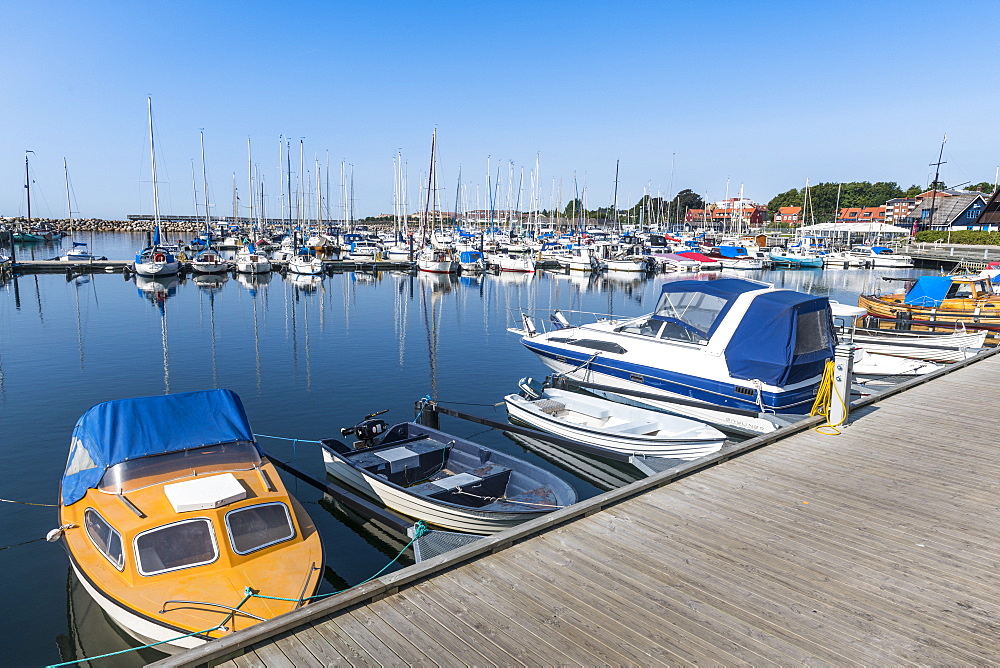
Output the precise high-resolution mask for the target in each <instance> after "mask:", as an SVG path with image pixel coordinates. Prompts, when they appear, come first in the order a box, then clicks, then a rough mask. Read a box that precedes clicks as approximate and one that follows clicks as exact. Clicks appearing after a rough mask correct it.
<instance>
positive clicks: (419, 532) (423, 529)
mask: <svg viewBox="0 0 1000 668" xmlns="http://www.w3.org/2000/svg"><path fill="white" fill-rule="evenodd" d="M428 532H430V529H428V528H427V525H426V524H424V521H423V520H417V523H416V524H414V525H413V539H412V540H411V541H410V542H409V543H407V544H406V546H405V547H404V548H403V549H402V550H400V551H399V554H397V555H396V556H395V557H393V559H392V561H390V562H389V563H387V564H386V565H385V566H383V567H382V570H380V571H379V572H378V573H376V574H375V575H373V576H371V577H370V578H368V579H367V580H362V581H361V582H359V583H357V584H355V585H351V586H350V587H348V588H347V589H341V590H339V591H335V592H331V593H329V594H315V595H313V596H307V597H306V598H303V599H298V598H282V597H281V596H264V595H263V594H254V596H256V597H257V598H267V599H271V600H272V601H300V600H301V601H311V600H313V599H319V598H327V597H330V596H336V595H337V594H343V593H344V592H345V591H350V590H351V589H354V588H355V587H360V586H361V585H363V584H367V583H369V582H371V581H372V580H374V579H375V578H377V577H378V576H380V575H382V573H385V569H387V568H389V567H390V566H392V565H393V564H394V563H396V562H397V561H399V558H400V557H402V556H403V554H404V553H406V551H407V550H408V549H410V547H411V546H412V545H413V544H414V543H416V542H417V539H418V538H422V537H424V536H426V535H427V533H428Z"/></svg>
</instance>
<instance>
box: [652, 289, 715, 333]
mask: <svg viewBox="0 0 1000 668" xmlns="http://www.w3.org/2000/svg"><path fill="white" fill-rule="evenodd" d="M728 303H729V300H727V299H725V298H724V297H717V296H715V295H710V294H706V293H704V292H665V293H663V294H662V295H660V301H659V303H658V304H657V305H656V311H655V314H656V315H657V316H660V317H663V318H667V319H668V320H676V321H678V322H680V323H684V324H685V325H687V326H689V327H693V328H694V329H695V330H697V331H698V332H701V333H702V335H703V337H702V338H705V339H707V338H708V332H709V331H711V329H712V325H714V324H715V321H716V320H717V319H718V318H719V317H720V316H721V315H722V312H723V311H724V310H725V308H726V305H727V304H728Z"/></svg>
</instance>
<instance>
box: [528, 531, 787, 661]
mask: <svg viewBox="0 0 1000 668" xmlns="http://www.w3.org/2000/svg"><path fill="white" fill-rule="evenodd" d="M525 548H526V549H525V550H523V551H522V553H521V554H520V555H519V559H520V560H522V561H523V562H524V564H525V566H526V567H529V566H533V567H534V568H533V569H532V572H533V573H535V574H536V576H537V577H540V578H544V579H545V581H546V582H548V583H549V584H550V585H552V586H562V587H564V588H565V591H566V592H567V593H571V594H573V595H574V596H575V597H576V599H577V600H580V598H579V597H580V596H581V595H582V596H585V597H588V598H589V600H588V601H586V603H587V604H589V605H591V606H599V607H600V608H601V609H604V610H607V611H609V614H615V615H617V616H619V618H620V619H626V617H627V623H628V629H629V630H628V632H627V633H628V634H629V637H635V638H636V640H635V642H633V644H637V643H639V642H640V640H639V638H640V637H641V638H642V639H644V640H645V642H646V643H647V645H646V649H647V651H648V652H650V653H651V654H653V655H654V656H655V657H656V658H659V659H661V660H664V661H667V662H668V663H670V664H677V663H678V662H681V661H693V662H695V663H711V664H716V665H733V664H736V663H739V662H740V661H741V658H740V657H741V656H744V657H745V655H746V652H745V651H744V648H743V647H742V646H740V645H737V644H736V643H732V642H730V641H729V640H728V639H726V638H724V637H723V636H721V635H718V634H714V633H710V632H708V633H707V632H706V631H707V628H706V627H699V629H698V631H699V634H698V635H695V634H694V633H691V632H689V631H688V630H687V629H686V628H684V627H682V626H680V625H678V624H677V623H676V621H675V619H674V618H675V617H676V616H678V615H680V616H685V617H686V615H685V614H684V613H685V612H686V611H682V609H681V608H680V607H679V606H676V605H675V604H674V602H673V601H672V600H670V599H667V598H665V597H662V596H660V595H658V593H657V592H656V591H655V590H653V589H651V588H649V587H648V586H647V585H648V582H646V583H643V582H639V581H637V580H633V579H631V578H625V577H623V576H622V573H620V572H619V570H618V569H615V568H613V567H611V566H609V562H603V561H602V562H598V561H593V560H590V559H588V558H587V557H586V556H585V555H584V554H583V551H581V550H567V549H566V548H565V547H563V546H562V544H561V543H559V541H557V540H555V539H554V537H553V538H549V537H546V538H545V539H543V540H538V541H532V543H531V545H530V547H529V546H525ZM552 564H556V565H558V567H559V568H558V572H555V569H552V568H551V565H552ZM639 577H641V576H639ZM705 637H707V639H705ZM767 662H768V661H767V660H766V659H765V657H763V656H758V657H757V658H756V659H755V660H754V661H753V663H754V665H758V666H759V665H763V664H765V663H767Z"/></svg>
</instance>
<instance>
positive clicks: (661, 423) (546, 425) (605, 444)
mask: <svg viewBox="0 0 1000 668" xmlns="http://www.w3.org/2000/svg"><path fill="white" fill-rule="evenodd" d="M526 381H527V382H526ZM521 389H522V392H523V393H524V394H525V395H526V396H521V395H520V394H508V395H507V396H505V397H504V401H505V402H506V404H507V414H508V415H509V416H510V417H511V418H512V419H514V420H517V421H519V422H523V423H524V424H527V425H528V426H530V427H534V428H535V429H539V430H541V431H547V432H549V433H552V434H555V435H557V436H562V437H563V438H567V439H570V440H573V441H578V442H580V443H584V444H587V445H590V446H593V447H596V448H601V449H603V450H607V451H608V452H617V453H626V454H636V455H645V456H652V457H669V458H671V459H685V460H688V459H697V458H698V457H703V456H705V455H708V454H711V453H713V452H717V451H718V450H720V449H721V448H722V446H723V444H724V443H725V440H726V435H725V434H723V433H722V432H721V431H719V430H718V429H715V428H714V427H710V426H708V425H706V424H705V423H703V422H698V421H696V420H691V419H689V418H683V417H677V416H674V415H667V414H666V413H660V412H657V411H651V410H647V409H644V408H638V407H635V406H627V405H625V404H621V403H617V402H614V401H608V400H607V399H601V398H599V397H592V396H588V395H583V394H579V393H577V392H569V391H567V390H557V389H551V388H549V389H541V388H537V387H533V386H532V384H531V382H530V379H526V380H522V382H521Z"/></svg>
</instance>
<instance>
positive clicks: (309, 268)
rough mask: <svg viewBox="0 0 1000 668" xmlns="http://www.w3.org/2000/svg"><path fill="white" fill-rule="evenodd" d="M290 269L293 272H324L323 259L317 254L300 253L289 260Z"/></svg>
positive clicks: (311, 273)
mask: <svg viewBox="0 0 1000 668" xmlns="http://www.w3.org/2000/svg"><path fill="white" fill-rule="evenodd" d="M288 271H290V272H292V273H293V274H307V275H316V274H322V273H323V261H322V260H320V259H319V258H317V257H316V256H315V255H309V254H308V253H300V254H298V255H296V256H295V257H293V258H292V259H290V260H289V261H288Z"/></svg>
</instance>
